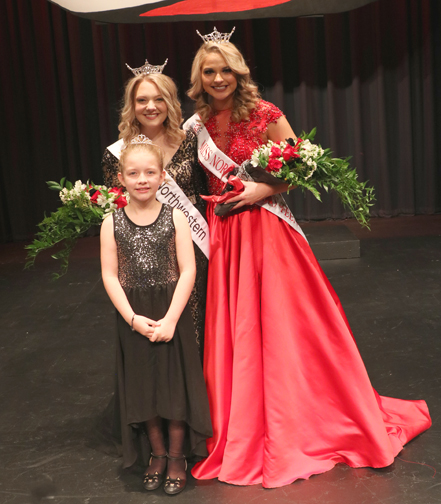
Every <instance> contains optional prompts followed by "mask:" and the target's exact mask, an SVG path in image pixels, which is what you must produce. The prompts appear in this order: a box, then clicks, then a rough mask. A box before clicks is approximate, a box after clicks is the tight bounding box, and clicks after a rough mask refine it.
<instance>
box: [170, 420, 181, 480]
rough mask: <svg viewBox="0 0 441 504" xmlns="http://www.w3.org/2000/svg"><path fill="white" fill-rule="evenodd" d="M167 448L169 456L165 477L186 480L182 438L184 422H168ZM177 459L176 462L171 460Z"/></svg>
mask: <svg viewBox="0 0 441 504" xmlns="http://www.w3.org/2000/svg"><path fill="white" fill-rule="evenodd" d="M168 437H169V447H168V454H169V455H170V457H169V459H168V465H167V476H169V477H170V478H171V479H176V478H181V480H185V478H186V472H185V469H186V464H185V458H184V437H185V422H183V421H178V420H170V421H169V423H168ZM173 459H177V460H173Z"/></svg>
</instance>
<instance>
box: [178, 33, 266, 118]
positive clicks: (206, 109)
mask: <svg viewBox="0 0 441 504" xmlns="http://www.w3.org/2000/svg"><path fill="white" fill-rule="evenodd" d="M214 52H217V53H219V54H220V55H221V56H222V57H223V58H224V60H225V62H226V63H227V65H228V66H229V67H230V68H231V70H232V71H233V72H234V75H235V77H236V79H237V88H236V90H235V91H234V96H233V110H232V112H231V118H232V120H233V121H235V122H240V121H242V120H244V119H248V117H249V115H250V112H251V110H253V109H254V108H255V107H256V105H257V102H258V101H259V100H260V94H259V91H258V88H257V86H256V84H255V83H254V82H253V80H252V78H251V75H250V69H249V67H248V65H247V64H246V62H245V59H244V57H243V56H242V53H241V52H240V51H239V49H238V48H237V47H236V46H235V45H234V44H232V43H231V42H227V43H224V44H215V43H214V42H208V43H206V44H205V43H204V44H202V46H201V47H200V48H199V50H198V52H197V53H196V56H195V57H194V60H193V65H192V67H191V87H190V89H189V90H188V91H187V95H188V96H189V97H190V98H191V99H192V100H195V101H196V112H197V113H198V114H199V115H200V117H201V119H202V122H206V120H207V119H208V118H209V117H210V115H211V114H212V113H213V112H214V110H213V107H212V106H211V103H210V102H211V100H210V98H211V97H210V96H209V95H208V94H207V93H206V92H205V91H204V87H203V85H202V65H203V64H204V60H205V58H206V57H207V56H208V55H209V54H210V53H214Z"/></svg>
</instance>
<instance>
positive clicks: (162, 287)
mask: <svg viewBox="0 0 441 504" xmlns="http://www.w3.org/2000/svg"><path fill="white" fill-rule="evenodd" d="M113 219H114V235H115V241H116V244H117V251H118V277H119V281H120V283H121V285H122V287H123V289H124V291H125V293H126V295H127V299H128V300H129V302H130V304H131V306H132V308H133V310H134V312H135V313H137V314H139V315H144V316H145V317H148V318H151V319H153V320H159V319H161V318H163V317H164V316H165V314H166V312H167V310H168V308H169V306H170V303H171V300H172V297H173V293H174V290H175V287H176V283H177V281H178V279H179V269H178V263H177V258H176V245H175V228H174V223H173V209H172V208H171V207H169V206H168V205H162V208H161V211H160V213H159V215H158V218H157V219H156V220H155V222H153V223H152V224H150V225H148V226H138V225H136V224H134V223H133V222H132V221H131V220H130V219H129V218H128V217H127V215H126V213H125V211H124V209H123V208H122V209H119V210H117V211H116V212H115V213H114V214H113ZM117 328H118V341H117V348H116V354H117V387H116V391H115V400H116V405H117V410H118V409H119V412H120V429H121V439H122V452H123V466H124V467H129V466H131V465H133V464H134V463H135V461H136V459H137V455H138V451H137V448H136V445H137V444H138V443H137V438H138V437H139V436H144V437H145V432H144V422H145V421H146V420H149V419H151V418H154V417H156V416H160V417H161V418H164V419H168V420H183V421H185V422H186V423H187V425H188V430H189V441H190V452H191V453H192V454H195V455H200V456H204V455H206V447H205V439H206V438H208V437H210V436H211V435H212V431H211V422H210V413H209V406H208V399H207V392H206V388H205V382H204V377H203V373H202V366H201V362H200V358H199V353H198V346H197V343H196V340H195V330H194V323H193V318H192V315H191V311H190V308H189V306H188V305H187V306H186V307H185V309H184V311H183V312H182V315H181V317H180V319H179V321H178V323H177V325H176V331H175V334H174V336H173V338H172V339H171V340H170V341H169V342H168V343H152V342H151V341H150V340H149V339H148V338H146V337H145V336H142V335H141V334H139V333H137V332H136V331H135V332H134V331H132V330H131V328H130V326H129V324H127V322H126V321H125V320H124V319H123V318H122V317H121V316H120V315H119V313H117ZM118 405H119V408H118ZM141 444H142V443H141Z"/></svg>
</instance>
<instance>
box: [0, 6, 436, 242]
mask: <svg viewBox="0 0 441 504" xmlns="http://www.w3.org/2000/svg"><path fill="white" fill-rule="evenodd" d="M234 25H235V26H236V32H235V34H234V35H233V39H232V41H234V43H235V44H237V45H238V46H239V47H240V48H241V50H242V51H243V53H244V54H245V55H246V58H247V60H248V62H249V65H250V68H251V69H252V73H253V76H254V78H255V80H256V81H257V82H258V83H259V85H260V86H261V90H262V94H263V97H264V98H265V99H267V100H269V101H271V102H273V103H275V104H276V105H277V106H279V107H280V108H281V109H282V110H283V111H284V112H285V114H286V116H287V118H288V120H289V121H290V123H291V124H292V126H293V128H294V131H296V132H297V133H300V132H301V131H302V130H306V131H309V130H310V129H311V128H312V127H314V126H316V127H317V136H316V140H317V141H318V142H320V143H321V144H322V146H324V147H331V148H332V149H333V151H334V153H335V155H336V156H352V158H353V164H354V165H355V166H356V167H357V171H358V174H359V178H360V179H361V180H366V179H369V180H370V181H371V183H372V184H373V185H374V186H375V188H376V194H377V202H376V204H375V206H374V207H373V209H372V215H378V216H393V215H399V214H431V213H436V212H439V211H440V210H441V174H440V169H439V166H440V161H441V141H440V140H441V136H440V133H441V125H440V118H441V92H440V89H441V65H440V64H439V62H440V61H441V5H440V2H439V1H438V0H420V1H418V0H382V1H381V2H374V3H371V4H369V5H366V6H364V7H361V8H359V9H356V10H354V11H351V12H347V13H342V14H329V15H326V16H324V17H312V18H283V19H279V18H277V19H258V20H252V21H251V20H248V21H237V22H233V21H228V22H227V21H219V22H216V26H217V28H218V29H219V30H221V31H230V30H231V28H232V27H233V26H234ZM196 29H198V30H199V31H201V32H203V33H208V32H211V31H212V29H213V23H212V22H209V23H208V22H207V23H205V22H185V23H169V24H160V23H156V24H132V25H127V24H99V23H95V22H93V21H90V20H87V19H83V18H80V17H76V16H74V15H73V14H70V13H68V12H66V11H64V10H62V9H61V8H60V7H58V6H57V5H55V4H52V3H49V2H47V1H46V0H0V54H1V61H2V65H1V102H0V107H1V109H0V113H1V117H2V121H1V123H2V134H1V142H2V144H1V149H0V156H1V157H0V159H1V173H0V177H1V179H0V206H1V207H0V208H1V215H0V233H1V238H0V240H1V241H3V242H5V241H11V240H25V239H29V238H31V237H32V234H33V233H34V232H35V230H36V228H35V225H36V223H37V222H39V221H40V220H41V219H42V218H43V216H44V212H45V211H46V212H49V211H52V210H54V209H55V208H56V207H57V206H58V205H59V201H58V195H57V194H56V193H55V192H52V191H49V190H48V189H47V187H46V184H45V181H46V180H60V179H61V178H62V177H63V176H66V177H67V178H68V179H69V180H71V181H75V180H77V179H82V180H83V181H86V180H87V179H91V180H93V181H94V182H96V183H101V182H102V174H101V167H100V162H101V156H102V153H103V150H104V148H105V147H106V146H107V145H109V144H111V143H113V142H114V141H116V140H117V137H118V130H117V125H118V110H119V107H120V101H121V97H122V92H123V86H124V82H125V81H126V80H127V79H128V78H129V77H130V75H131V74H130V72H129V71H128V70H127V68H126V67H125V63H126V62H127V63H128V64H129V65H130V66H132V67H133V66H140V65H142V64H143V62H144V60H145V59H146V58H147V59H148V60H149V62H151V63H153V64H162V63H163V62H164V60H165V58H167V57H168V58H169V63H168V65H167V67H166V70H165V73H166V74H167V75H169V76H171V77H173V78H174V79H175V81H176V82H177V84H178V87H179V89H180V96H181V99H182V101H183V107H184V112H185V116H186V117H188V116H189V115H190V114H191V112H192V103H191V102H190V101H189V100H188V99H186V98H185V91H186V90H187V88H188V84H189V74H190V67H191V62H192V58H193V55H194V53H195V51H196V50H197V48H198V47H199V45H200V44H199V43H200V39H199V37H198V36H197V35H196V33H195V30H196ZM437 62H438V64H437ZM288 200H289V203H290V205H291V207H292V209H293V210H294V213H295V215H296V216H297V218H298V219H300V220H309V219H326V218H335V219H339V218H344V217H347V214H345V212H344V211H343V209H342V207H341V206H340V204H339V203H338V201H337V199H336V198H335V197H333V196H326V195H325V196H324V198H323V203H319V202H317V201H315V199H314V198H313V197H310V196H309V195H308V196H307V197H304V196H303V195H302V194H301V193H300V192H299V191H296V190H294V191H292V192H291V193H290V195H289V196H288Z"/></svg>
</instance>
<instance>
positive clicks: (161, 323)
mask: <svg viewBox="0 0 441 504" xmlns="http://www.w3.org/2000/svg"><path fill="white" fill-rule="evenodd" d="M175 330H176V323H174V322H172V321H170V320H168V319H167V318H166V317H165V318H163V319H161V320H158V325H157V326H156V327H155V328H154V332H153V335H152V336H151V337H150V338H149V339H150V341H151V342H156V343H159V342H161V341H163V342H165V343H167V342H168V341H170V340H171V339H172V338H173V336H174V334H175Z"/></svg>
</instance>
